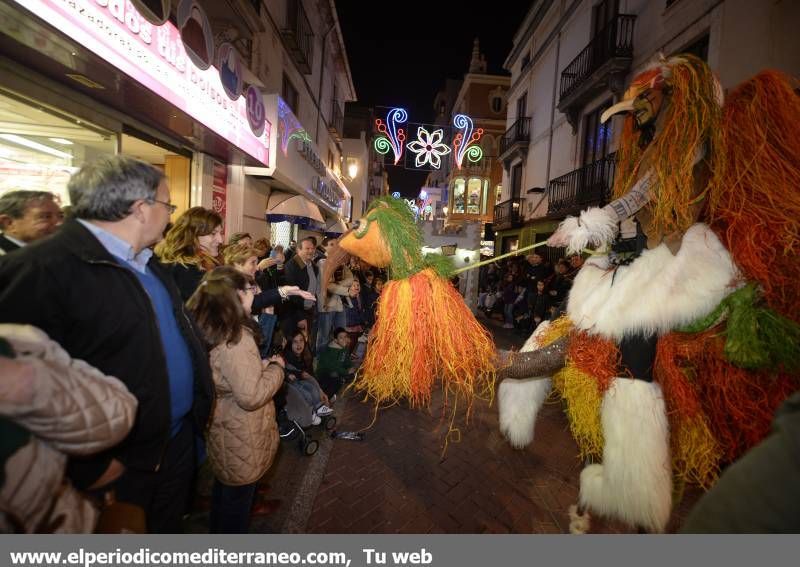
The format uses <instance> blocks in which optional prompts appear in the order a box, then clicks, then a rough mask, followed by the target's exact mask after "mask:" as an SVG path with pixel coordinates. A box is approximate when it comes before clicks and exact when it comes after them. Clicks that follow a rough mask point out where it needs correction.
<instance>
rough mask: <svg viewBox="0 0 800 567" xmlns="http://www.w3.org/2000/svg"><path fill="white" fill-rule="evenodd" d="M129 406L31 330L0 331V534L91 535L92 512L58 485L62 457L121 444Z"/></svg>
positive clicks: (111, 386)
mask: <svg viewBox="0 0 800 567" xmlns="http://www.w3.org/2000/svg"><path fill="white" fill-rule="evenodd" d="M136 406H137V401H136V398H135V397H134V396H133V395H132V394H131V393H130V392H129V391H128V389H127V388H126V387H125V385H124V384H123V383H122V382H120V381H119V380H117V379H116V378H112V377H110V376H106V375H105V374H103V373H102V372H100V371H99V370H97V369H96V368H93V367H91V366H89V365H88V364H86V363H85V362H83V361H80V360H73V359H72V358H71V357H70V356H69V355H68V354H67V353H66V351H64V349H62V348H61V347H60V346H59V345H58V344H57V343H56V342H54V341H51V340H50V339H49V337H48V336H47V335H46V334H45V333H44V332H42V331H41V330H39V329H37V328H36V327H32V326H29V325H0V438H1V439H2V440H3V443H2V450H0V467H1V468H2V471H3V474H2V475H0V479H1V480H2V485H1V486H0V532H2V533H11V532H17V533H42V532H44V533H92V532H93V531H94V530H95V528H96V524H97V521H98V517H99V513H98V509H97V508H96V507H95V506H94V505H93V503H92V502H90V501H89V499H88V498H86V497H85V496H84V495H82V494H81V493H79V492H78V491H77V490H75V488H74V487H73V486H72V484H71V483H70V482H69V480H68V479H67V478H66V477H65V474H64V473H65V469H66V466H67V456H68V455H91V454H93V453H98V452H100V451H102V450H104V449H108V448H109V447H112V446H114V445H116V444H117V443H119V442H121V441H122V440H123V439H124V438H125V436H126V435H127V434H128V432H129V431H130V429H131V426H132V425H133V420H134V417H135V415H136ZM76 414H77V415H80V419H76V418H75V416H76ZM121 473H122V470H121V469H119V470H118V471H117V472H116V473H114V474H116V475H117V476H118V474H121ZM114 474H112V475H110V476H107V477H106V478H105V480H104V481H103V482H102V483H103V484H105V483H108V482H111V481H113V480H115V479H116V478H115V476H114ZM139 512H140V516H141V517H140V518H138V520H139V522H140V523H139V526H138V527H139V531H140V532H143V531H144V514H143V513H142V512H141V510H140V511H139ZM131 516H133V514H131ZM130 519H131V520H132V521H133V520H134V518H133V517H131V518H130ZM128 527H129V528H133V526H132V525H129V526H128Z"/></svg>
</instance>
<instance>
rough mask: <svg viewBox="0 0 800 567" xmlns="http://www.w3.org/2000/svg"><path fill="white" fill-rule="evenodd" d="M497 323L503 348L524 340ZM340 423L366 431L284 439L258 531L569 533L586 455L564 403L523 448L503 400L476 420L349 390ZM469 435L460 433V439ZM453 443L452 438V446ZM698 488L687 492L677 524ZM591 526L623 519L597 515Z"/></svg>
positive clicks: (484, 407)
mask: <svg viewBox="0 0 800 567" xmlns="http://www.w3.org/2000/svg"><path fill="white" fill-rule="evenodd" d="M482 321H483V322H484V323H485V324H487V326H489V327H490V329H491V330H492V332H493V333H494V335H495V340H496V343H497V345H498V347H499V348H509V347H510V346H519V345H521V344H522V342H523V340H524V337H521V336H515V335H513V334H511V333H509V332H508V331H505V330H503V329H502V328H500V324H499V323H497V322H496V321H491V322H487V320H486V319H485V318H483V319H482ZM335 409H336V414H337V417H338V424H337V429H338V430H340V431H359V430H363V431H364V434H365V439H364V440H363V441H349V440H343V439H335V440H332V439H330V438H328V436H327V435H326V434H325V432H323V431H316V432H314V435H315V436H316V438H317V439H319V440H320V450H319V451H318V452H317V453H316V454H315V455H313V456H310V457H309V456H304V455H302V454H301V452H300V451H299V450H298V448H297V447H296V444H295V443H285V444H282V446H281V449H280V453H279V455H278V458H277V459H276V463H275V465H274V466H273V467H272V469H271V470H270V472H269V473H268V475H267V477H266V478H265V482H266V483H268V484H269V491H268V494H267V496H266V497H267V498H279V499H280V500H281V506H280V507H279V508H278V510H277V511H276V512H274V513H272V514H270V515H269V516H260V517H256V518H254V519H253V522H252V525H251V531H252V532H261V533H264V532H282V533H567V532H568V531H569V530H568V526H569V519H568V517H567V509H568V507H569V505H570V504H573V503H575V502H576V500H577V496H578V476H579V474H580V471H581V469H582V467H583V463H581V462H580V461H578V459H577V457H576V456H577V447H576V445H575V442H574V441H573V440H572V437H571V436H570V433H569V429H568V425H567V421H566V418H565V416H564V412H563V411H562V408H561V405H560V403H558V402H555V403H548V404H547V405H545V407H544V408H543V409H542V411H541V413H540V415H539V418H538V421H537V425H536V439H535V441H534V443H533V444H532V445H531V446H529V447H527V448H525V449H523V450H514V449H512V448H511V447H510V446H509V445H508V443H507V442H506V441H505V440H504V439H503V438H502V436H501V435H500V433H499V431H498V425H497V404H496V403H492V404H491V405H490V404H489V403H487V402H483V401H478V402H476V403H475V404H474V406H473V408H472V415H471V419H470V420H469V423H467V422H466V421H465V419H464V411H463V409H464V408H458V410H457V412H456V417H455V420H454V421H453V423H452V428H453V429H455V430H457V431H454V432H452V433H451V434H450V436H449V437H448V436H447V435H446V434H447V431H448V429H449V428H450V427H451V421H450V420H451V418H452V417H453V412H452V408H451V407H447V408H445V407H444V403H443V399H442V395H441V393H436V394H435V395H434V397H433V400H432V403H431V407H430V408H428V409H423V410H420V409H416V410H412V409H410V408H408V407H404V406H393V407H390V408H384V409H381V410H380V411H379V412H378V414H377V419H376V420H375V421H374V423H373V419H374V417H375V413H374V410H375V408H374V406H373V405H372V404H370V403H364V402H362V401H361V399H360V398H357V397H354V396H352V395H346V396H344V397H343V399H342V400H340V401H339V402H337V404H336V407H335ZM459 434H460V439H459ZM445 439H447V440H448V442H447V447H446V448H445V447H444V443H445ZM697 496H698V493H697V492H695V491H687V492H686V493H685V494H684V497H683V501H682V503H681V505H680V506H679V507H678V508H677V510H676V511H675V514H674V517H673V519H672V521H671V523H670V530H674V529H676V527H677V526H678V525H679V524H680V520H681V518H683V517H684V516H685V515H686V513H687V511H688V509H689V508H690V506H691V504H693V503H694V502H695V501H696V499H697ZM591 531H592V532H593V533H624V532H626V531H627V529H626V528H625V526H623V525H621V524H618V523H614V522H608V521H604V520H602V519H600V518H596V517H594V518H593V519H592V530H591Z"/></svg>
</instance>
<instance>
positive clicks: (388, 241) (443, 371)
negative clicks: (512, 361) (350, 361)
mask: <svg viewBox="0 0 800 567" xmlns="http://www.w3.org/2000/svg"><path fill="white" fill-rule="evenodd" d="M339 248H340V249H341V250H342V251H344V252H346V253H348V254H352V255H354V256H357V257H358V258H361V259H362V260H364V261H365V262H367V263H368V264H370V265H372V266H375V267H378V268H387V269H388V271H389V282H388V283H387V284H386V285H385V286H384V288H383V292H382V293H381V296H380V298H379V302H378V311H377V319H376V323H375V326H374V327H373V329H372V331H371V333H370V337H369V343H368V346H367V355H366V358H365V360H364V363H363V365H362V367H361V369H360V370H359V372H358V375H357V377H356V380H355V382H354V384H353V386H354V388H355V389H356V390H360V391H363V392H365V393H366V394H367V396H368V397H369V398H371V399H372V400H374V401H375V402H377V403H379V404H391V403H395V402H397V401H399V400H401V399H405V400H408V401H410V403H411V404H412V405H413V406H420V405H425V404H427V402H429V401H430V397H431V392H432V389H433V388H434V387H435V385H436V382H437V379H441V385H442V387H443V388H444V390H445V393H446V394H448V395H449V396H450V398H449V399H451V400H453V401H454V403H453V405H454V406H455V403H456V402H457V400H463V401H465V402H466V404H467V405H468V406H469V404H470V403H471V401H472V400H473V399H474V398H475V397H476V396H477V397H480V398H487V399H490V398H491V397H492V396H493V394H494V384H495V349H494V344H493V343H492V339H491V336H490V335H489V333H488V332H487V331H486V329H484V328H483V327H482V326H481V325H480V324H479V323H478V322H477V321H476V320H475V316H474V315H473V314H472V312H471V311H470V310H469V309H468V308H467V306H466V305H465V303H464V300H463V298H462V297H461V295H459V293H458V291H457V290H456V289H455V288H454V287H453V285H452V284H451V283H450V281H449V280H448V277H449V276H450V274H451V272H452V265H451V263H450V261H449V259H448V258H445V257H443V256H441V255H437V254H431V255H428V256H427V257H423V255H422V236H421V234H420V230H419V228H418V227H417V226H416V224H415V222H414V216H413V214H412V213H411V210H410V209H409V207H408V205H407V204H406V202H405V201H403V200H401V199H393V198H390V197H383V198H380V199H377V200H375V201H374V202H373V204H372V206H371V207H370V210H369V211H368V212H367V214H366V215H365V216H364V217H363V218H362V219H360V220H359V221H357V225H356V226H355V228H354V229H353V230H352V231H350V232H348V233H347V234H345V235H344V236H343V237H342V238H341V240H340V242H339ZM341 262H342V259H341V258H339V259H335V261H333V262H330V264H329V265H327V264H326V275H325V276H324V278H325V280H326V281H328V280H329V278H330V271H331V270H334V269H335V267H336V266H337V265H338V264H341Z"/></svg>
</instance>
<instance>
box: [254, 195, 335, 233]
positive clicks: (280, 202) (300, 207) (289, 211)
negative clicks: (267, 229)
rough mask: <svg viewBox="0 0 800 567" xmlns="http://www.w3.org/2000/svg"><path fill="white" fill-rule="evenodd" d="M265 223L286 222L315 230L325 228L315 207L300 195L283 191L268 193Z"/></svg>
mask: <svg viewBox="0 0 800 567" xmlns="http://www.w3.org/2000/svg"><path fill="white" fill-rule="evenodd" d="M267 221H269V222H284V221H288V222H291V223H294V224H299V225H301V226H303V227H307V228H311V229H315V230H320V229H321V228H323V227H324V226H325V218H324V217H323V216H322V213H321V212H320V210H319V207H317V205H315V204H314V203H312V202H311V201H309V200H308V199H306V198H305V197H303V196H302V195H297V194H295V193H284V192H283V191H273V192H272V193H270V195H269V200H268V201H267Z"/></svg>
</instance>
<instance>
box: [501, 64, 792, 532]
mask: <svg viewBox="0 0 800 567" xmlns="http://www.w3.org/2000/svg"><path fill="white" fill-rule="evenodd" d="M617 113H626V114H627V117H626V118H625V125H624V130H623V133H622V137H621V141H620V147H619V151H618V154H617V156H618V157H617V169H616V176H615V183H614V196H615V199H616V200H615V201H613V202H612V203H611V204H609V205H608V206H606V207H604V208H602V209H600V208H594V209H588V210H586V211H583V212H582V213H581V214H580V215H579V216H578V217H575V218H567V219H566V220H565V221H564V222H563V223H562V224H561V225H560V227H559V229H558V230H557V231H556V233H555V234H554V235H553V236H552V237H551V239H550V240H549V243H550V244H551V245H555V246H567V247H568V249H570V250H576V251H581V250H583V249H584V248H585V247H587V246H591V247H593V248H594V249H595V250H596V252H597V253H596V254H595V255H593V256H592V257H590V258H589V259H588V260H587V262H586V263H585V265H584V267H583V268H582V269H581V271H580V272H579V274H578V275H577V277H576V278H575V282H574V285H573V287H572V289H571V291H570V295H569V298H568V304H567V313H566V315H565V316H564V317H563V318H561V319H559V320H557V321H555V322H553V323H552V324H548V325H544V326H540V327H539V328H538V329H537V331H536V332H535V333H534V335H533V336H532V337H531V339H529V341H528V343H526V345H525V347H523V349H522V350H523V351H527V352H522V353H520V354H519V355H518V356H517V357H516V359H515V360H514V361H513V362H512V364H511V366H510V367H509V368H508V369H506V370H504V371H503V372H502V374H503V375H504V376H505V377H506V378H515V380H508V379H507V380H505V381H503V383H501V385H500V390H499V395H498V397H499V406H500V419H501V429H502V430H503V431H504V433H505V434H506V436H507V437H508V438H509V440H510V441H511V442H512V444H514V445H515V446H524V445H526V444H528V443H530V442H531V441H532V440H533V432H534V423H535V419H536V413H537V412H538V410H539V408H540V407H541V404H542V403H543V402H544V400H545V398H546V397H547V396H548V395H549V393H550V389H551V386H552V388H553V389H554V390H555V391H556V392H557V393H558V394H560V395H561V396H562V397H563V399H564V400H565V403H566V407H567V414H568V418H569V420H570V426H571V429H572V431H573V435H574V436H575V439H576V441H577V443H578V446H579V449H580V452H581V455H582V456H583V457H584V458H587V459H589V460H592V461H598V460H599V461H600V462H595V463H594V464H589V465H588V466H587V467H586V468H584V470H583V471H582V473H581V476H580V497H579V504H578V506H577V507H573V508H572V509H571V511H570V513H571V518H572V522H571V526H570V527H571V529H572V531H576V532H581V531H585V530H586V529H588V522H589V516H588V512H589V511H593V512H595V513H598V514H600V515H604V516H609V517H613V518H617V519H620V520H623V521H625V522H626V523H628V524H629V525H631V526H635V527H638V528H639V529H645V530H648V531H653V532H661V531H663V530H664V529H665V528H666V525H667V522H668V519H669V517H670V512H671V509H672V497H673V493H674V489H675V488H676V487H680V486H682V484H683V483H686V482H692V483H696V484H699V485H700V486H703V487H708V486H710V485H711V484H712V483H713V482H714V480H715V478H716V476H717V474H718V471H719V469H720V467H721V466H722V465H723V464H725V463H728V462H731V461H732V460H734V459H735V458H737V457H738V456H739V455H741V454H742V453H743V452H744V451H745V450H746V449H748V448H750V447H752V446H753V445H754V444H755V443H757V442H758V441H759V440H761V439H762V438H763V437H764V436H765V435H766V434H767V433H768V430H769V424H770V420H771V417H772V414H773V412H774V410H775V408H776V407H777V405H778V404H779V403H780V402H781V401H782V400H783V399H784V398H785V397H786V396H787V395H788V394H789V393H791V392H792V391H793V390H795V389H797V387H798V385H799V384H800V382H799V381H798V377H797V373H796V371H797V370H798V363H800V332H799V331H798V329H800V327H799V326H798V321H799V320H800V318H799V317H798V300H799V299H800V262H798V257H797V256H798V246H800V97H798V95H797V93H796V92H795V91H794V90H793V85H791V84H790V83H789V81H788V79H787V78H786V77H784V76H782V75H780V74H779V73H777V72H769V71H768V72H763V73H761V74H759V75H757V76H756V77H754V78H753V79H751V80H749V81H747V82H745V83H743V84H742V85H741V86H739V87H738V88H737V89H735V90H734V91H733V92H731V93H730V95H729V96H728V99H727V101H726V102H725V103H724V105H723V99H722V89H721V88H720V86H719V83H718V82H717V81H716V79H715V78H714V76H713V75H712V73H711V71H710V70H709V68H708V67H707V66H706V64H705V63H703V62H702V61H700V60H699V59H697V58H695V57H693V56H691V55H685V56H678V57H673V58H670V59H668V60H661V61H659V62H658V64H656V65H655V66H654V67H652V68H651V69H648V70H647V71H645V72H643V73H642V74H640V75H639V76H637V77H636V78H634V79H633V81H632V84H631V86H630V88H629V89H628V91H627V92H626V93H625V95H624V97H623V100H622V101H621V102H620V103H618V104H616V105H615V106H613V107H611V108H610V109H608V110H607V111H606V112H605V113H604V115H603V117H602V119H603V121H605V120H608V119H609V118H610V117H611V116H612V115H614V114H617ZM551 377H552V379H551Z"/></svg>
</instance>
